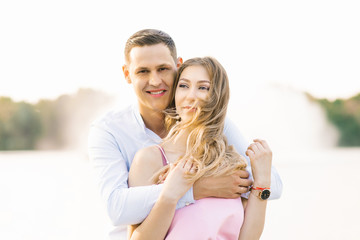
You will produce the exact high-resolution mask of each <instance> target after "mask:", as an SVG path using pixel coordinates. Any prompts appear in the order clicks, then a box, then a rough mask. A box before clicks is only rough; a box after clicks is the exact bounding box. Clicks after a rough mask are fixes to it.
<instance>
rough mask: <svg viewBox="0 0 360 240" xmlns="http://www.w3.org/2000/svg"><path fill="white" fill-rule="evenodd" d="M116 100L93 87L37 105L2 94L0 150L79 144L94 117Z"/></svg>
mask: <svg viewBox="0 0 360 240" xmlns="http://www.w3.org/2000/svg"><path fill="white" fill-rule="evenodd" d="M113 101H114V98H113V97H112V96H109V95H107V94H105V93H103V92H100V91H95V90H92V89H80V90H79V91H78V92H77V93H76V94H73V95H62V96H60V97H58V98H57V99H55V100H45V99H44V100H40V101H39V102H37V103H36V104H30V103H27V102H23V101H22V102H15V101H13V100H12V99H11V98H9V97H0V150H34V149H62V148H67V147H72V146H73V147H77V145H78V144H79V141H80V138H81V139H82V141H84V136H83V135H84V134H86V130H87V128H88V125H89V123H90V122H91V120H92V119H93V117H94V116H95V115H96V114H97V113H99V111H101V108H104V109H106V108H107V107H108V106H109V105H110V104H111V103H112V102H113ZM85 140H86V139H85Z"/></svg>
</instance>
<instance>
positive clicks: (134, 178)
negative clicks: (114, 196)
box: [128, 147, 192, 239]
mask: <svg viewBox="0 0 360 240" xmlns="http://www.w3.org/2000/svg"><path fill="white" fill-rule="evenodd" d="M154 150H156V151H157V152H155V151H154ZM161 167H162V161H161V155H160V154H159V153H158V149H154V148H151V147H150V148H146V149H144V150H141V151H140V152H138V153H137V154H136V155H135V158H134V163H133V165H132V166H131V169H130V173H129V185H130V186H142V185H150V184H152V182H151V178H152V176H153V175H154V174H155V173H156V172H157V171H158V170H159V169H160V168H161ZM189 171H191V164H189V163H187V162H185V161H182V162H179V163H178V164H177V165H176V166H171V167H170V171H169V174H168V176H167V178H166V180H165V182H164V185H163V189H162V191H161V194H160V196H159V198H158V200H157V201H156V203H155V205H154V207H153V208H152V210H151V212H150V214H149V215H148V217H147V218H146V219H145V220H144V221H143V222H142V223H141V224H140V225H133V226H131V227H130V228H129V234H128V236H129V238H130V239H164V238H165V236H166V233H167V231H168V229H169V227H170V224H171V222H172V219H173V217H174V214H175V209H176V204H177V202H178V200H179V199H180V198H181V197H182V196H183V195H184V194H185V193H186V192H187V191H188V190H189V189H190V187H191V186H192V183H190V182H188V181H187V180H186V179H185V178H184V175H185V174H186V172H189Z"/></svg>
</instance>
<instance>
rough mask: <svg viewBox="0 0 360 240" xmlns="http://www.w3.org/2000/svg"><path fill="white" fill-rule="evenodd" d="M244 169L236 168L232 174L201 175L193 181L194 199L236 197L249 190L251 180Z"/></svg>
mask: <svg viewBox="0 0 360 240" xmlns="http://www.w3.org/2000/svg"><path fill="white" fill-rule="evenodd" d="M248 177H249V173H248V172H247V171H246V170H238V171H236V172H235V173H233V174H232V175H228V176H217V177H202V178H200V179H199V180H197V181H196V182H195V183H194V187H193V192H194V199H195V200H199V199H202V198H206V197H218V198H238V197H240V195H241V194H242V193H246V192H248V191H249V187H250V186H251V185H252V180H250V179H248Z"/></svg>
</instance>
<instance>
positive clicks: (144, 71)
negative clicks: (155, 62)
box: [138, 70, 148, 73]
mask: <svg viewBox="0 0 360 240" xmlns="http://www.w3.org/2000/svg"><path fill="white" fill-rule="evenodd" d="M147 72H148V71H147V70H140V71H138V73H147Z"/></svg>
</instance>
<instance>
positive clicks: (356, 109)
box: [312, 93, 360, 146]
mask: <svg viewBox="0 0 360 240" xmlns="http://www.w3.org/2000/svg"><path fill="white" fill-rule="evenodd" d="M312 99H313V100H316V101H317V102H319V103H320V104H321V106H322V107H323V108H324V109H325V110H326V113H327V117H328V119H329V121H330V122H331V123H332V124H334V125H335V126H336V127H337V129H338V130H339V133H340V137H339V142H338V145H339V146H360V93H359V94H358V95H356V96H353V97H351V98H348V99H336V100H335V101H329V100H327V99H314V98H312Z"/></svg>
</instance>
